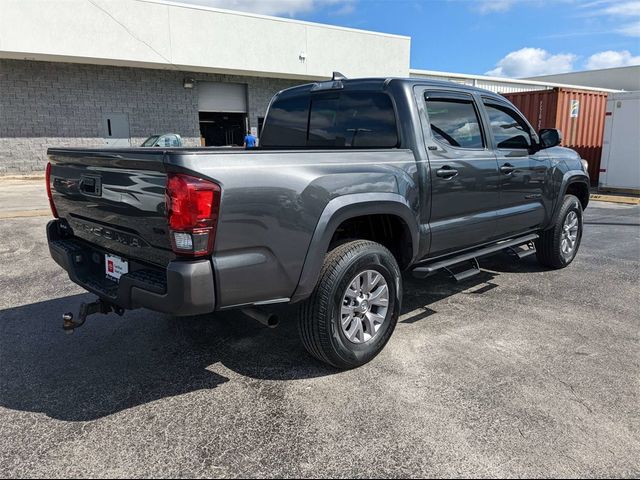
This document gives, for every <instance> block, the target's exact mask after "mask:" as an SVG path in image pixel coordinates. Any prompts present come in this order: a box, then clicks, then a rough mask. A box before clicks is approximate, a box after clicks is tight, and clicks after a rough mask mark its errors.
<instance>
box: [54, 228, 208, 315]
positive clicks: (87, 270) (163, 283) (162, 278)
mask: <svg viewBox="0 0 640 480" xmlns="http://www.w3.org/2000/svg"><path fill="white" fill-rule="evenodd" d="M47 239H48V242H49V252H50V253H51V257H52V258H53V259H54V260H55V262H56V263H57V264H58V265H60V266H61V267H62V268H64V269H65V270H66V271H67V273H68V274H69V278H70V279H71V281H72V282H74V283H76V284H78V285H80V286H81V287H83V288H85V289H86V290H88V291H90V292H92V293H95V294H96V295H98V296H99V297H100V298H102V299H104V300H106V301H108V302H110V303H113V304H115V305H118V306H120V307H122V308H127V309H133V308H141V307H142V308H148V309H151V310H155V311H158V312H165V313H170V314H173V315H198V314H203V313H210V312H212V311H213V310H214V309H215V289H214V285H213V270H212V267H211V261H210V260H208V259H204V260H187V261H173V262H169V264H168V265H167V267H166V269H162V268H159V267H152V266H149V265H146V264H141V263H138V262H136V261H133V260H130V261H129V273H127V274H126V275H123V276H122V277H121V278H120V282H119V283H115V282H113V281H111V280H108V279H107V278H105V274H104V253H106V252H105V251H104V250H101V249H100V248H97V247H96V246H95V245H92V244H89V243H87V242H85V241H83V240H79V239H77V238H75V237H70V238H65V237H63V236H62V235H61V233H60V229H59V228H58V221H57V220H52V221H51V222H49V223H48V224H47Z"/></svg>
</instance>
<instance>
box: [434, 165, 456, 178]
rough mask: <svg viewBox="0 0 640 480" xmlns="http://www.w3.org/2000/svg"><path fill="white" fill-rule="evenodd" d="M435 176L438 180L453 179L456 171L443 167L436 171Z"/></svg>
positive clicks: (446, 166)
mask: <svg viewBox="0 0 640 480" xmlns="http://www.w3.org/2000/svg"><path fill="white" fill-rule="evenodd" d="M436 175H437V176H439V177H440V178H453V177H455V176H456V175H458V170H456V169H455V168H451V167H450V166H448V165H445V166H444V167H442V168H441V169H439V170H437V171H436Z"/></svg>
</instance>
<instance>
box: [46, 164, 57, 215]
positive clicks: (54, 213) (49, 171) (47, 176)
mask: <svg viewBox="0 0 640 480" xmlns="http://www.w3.org/2000/svg"><path fill="white" fill-rule="evenodd" d="M45 178H46V181H47V197H49V206H50V207H51V213H52V214H53V216H54V217H55V218H59V217H58V210H56V206H55V204H54V203H53V196H52V195H51V163H47V169H46V171H45Z"/></svg>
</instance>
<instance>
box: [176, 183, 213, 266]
mask: <svg viewBox="0 0 640 480" xmlns="http://www.w3.org/2000/svg"><path fill="white" fill-rule="evenodd" d="M221 192H222V190H221V188H220V185H218V184H217V183H213V182H210V181H208V180H202V179H200V178H196V177H192V176H190V175H184V174H180V173H170V174H169V175H168V177H167V189H166V193H165V198H166V205H167V218H168V219H169V230H170V233H169V234H170V235H171V246H172V248H173V251H174V252H175V253H178V254H180V255H190V256H199V255H210V254H211V252H213V242H214V240H215V236H216V226H217V224H218V212H219V211H220V195H221Z"/></svg>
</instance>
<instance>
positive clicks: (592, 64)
mask: <svg viewBox="0 0 640 480" xmlns="http://www.w3.org/2000/svg"><path fill="white" fill-rule="evenodd" d="M630 65H640V56H637V57H634V56H633V55H631V52H629V51H628V50H621V51H615V50H607V51H606V52H599V53H594V54H593V55H591V56H590V57H589V58H588V59H587V62H586V63H585V67H586V68H587V70H599V69H602V68H615V67H628V66H630Z"/></svg>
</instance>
